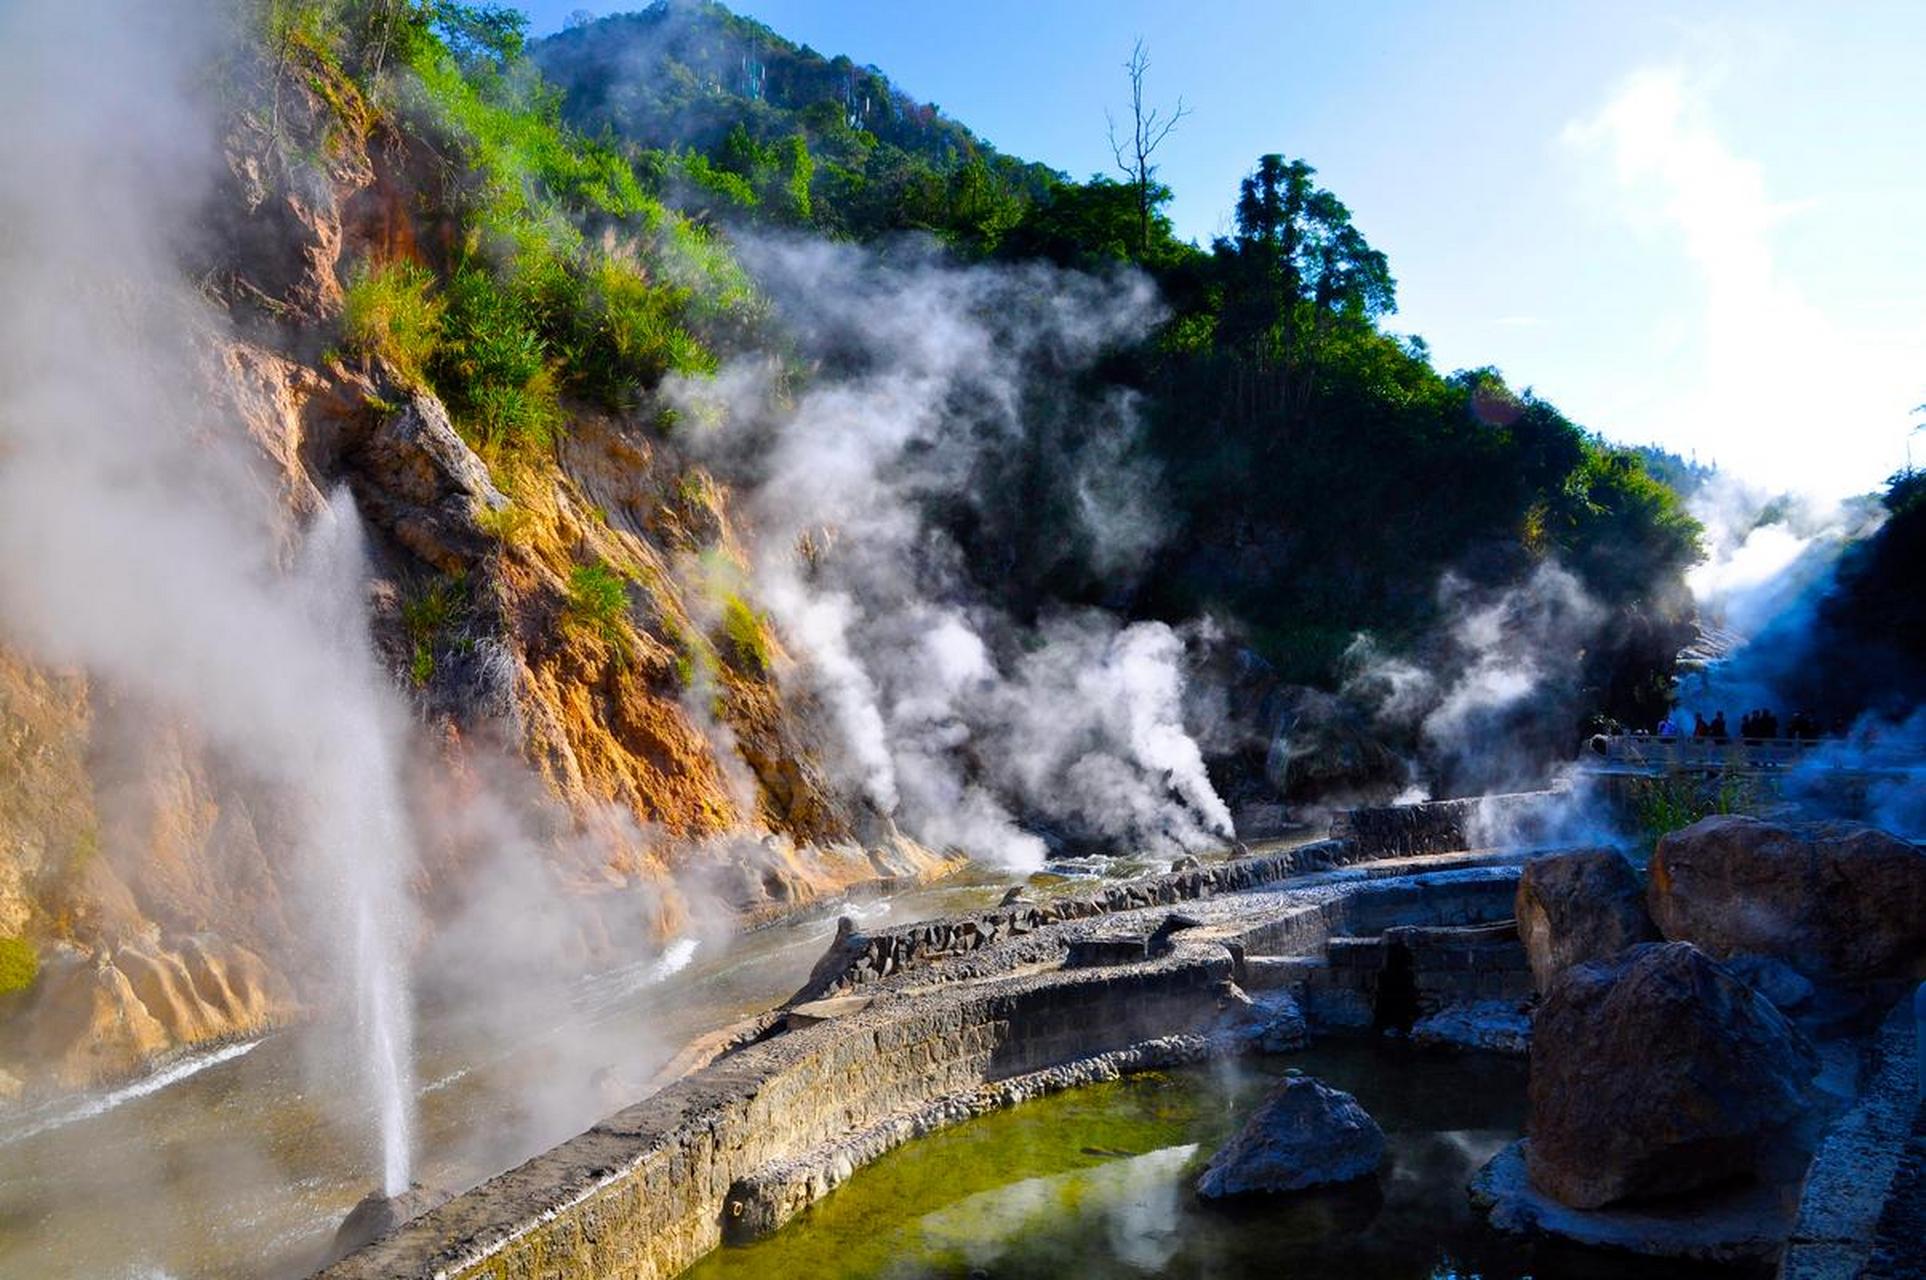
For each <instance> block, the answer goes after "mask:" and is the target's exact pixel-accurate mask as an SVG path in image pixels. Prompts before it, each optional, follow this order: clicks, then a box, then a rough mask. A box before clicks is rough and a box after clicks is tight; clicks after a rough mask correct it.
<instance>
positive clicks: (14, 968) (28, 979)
mask: <svg viewBox="0 0 1926 1280" xmlns="http://www.w3.org/2000/svg"><path fill="white" fill-rule="evenodd" d="M39 976H40V955H39V953H38V952H36V951H35V950H34V946H33V943H31V942H29V941H27V940H26V939H25V938H0V996H3V995H9V994H11V993H12V992H15V991H25V990H26V989H27V988H28V987H31V986H32V985H33V980H34V979H35V978H37V977H39Z"/></svg>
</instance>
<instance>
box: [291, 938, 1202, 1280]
mask: <svg viewBox="0 0 1926 1280" xmlns="http://www.w3.org/2000/svg"><path fill="white" fill-rule="evenodd" d="M1234 972H1235V961H1234V959H1233V953H1232V952H1231V951H1230V950H1229V949H1227V948H1225V947H1224V946H1222V945H1218V944H1213V943H1190V944H1182V943H1180V944H1179V945H1178V946H1177V947H1176V948H1175V949H1174V950H1173V952H1172V954H1171V955H1170V956H1169V957H1167V958H1165V959H1164V960H1161V961H1158V962H1155V963H1152V964H1148V965H1139V966H1132V967H1130V968H1129V969H1126V970H1120V971H1110V972H1104V971H1063V972H1058V973H1051V974H1041V975H1035V976H1033V977H1030V978H1024V979H1014V980H1012V981H1010V982H1006V983H999V984H997V985H996V986H995V987H993V988H985V989H973V988H966V987H956V988H951V989H947V990H943V991H940V992H936V993H933V994H931V993H925V994H923V995H921V996H918V997H915V998H911V997H909V996H905V995H896V996H894V997H892V998H888V999H883V1000H879V1001H878V1002H877V1003H876V1004H875V1005H872V1006H871V1007H870V1008H868V1009H866V1010H863V1011H861V1012H858V1013H855V1014H852V1015H850V1016H848V1017H845V1018H841V1019H837V1020H834V1021H830V1022H825V1023H822V1024H819V1025H817V1026H814V1027H810V1028H807V1029H805V1030H800V1031H794V1032H790V1033H787V1034H784V1035H781V1036H778V1037H775V1038H773V1039H771V1040H769V1041H766V1042H764V1043H762V1044H758V1045H752V1046H750V1047H748V1048H746V1049H743V1050H741V1051H739V1052H738V1053H736V1054H734V1055H732V1056H731V1057H729V1058H725V1059H723V1060H721V1061H719V1062H717V1063H715V1064H713V1065H712V1066H711V1067H709V1068H707V1069H706V1070H704V1071H703V1072H702V1073H701V1074H700V1076H698V1077H692V1078H690V1079H688V1080H684V1081H682V1082H680V1083H678V1084H676V1085H672V1086H670V1087H669V1088H668V1089H665V1090H664V1091H663V1092H661V1093H659V1094H657V1095H655V1096H654V1097H652V1098H649V1099H647V1100H645V1101H644V1102H641V1103H638V1104H637V1105H636V1106H633V1107H630V1108H628V1109H627V1110H625V1111H622V1112H619V1113H617V1114H616V1115H614V1116H612V1117H610V1118H609V1119H608V1120H606V1121H604V1122H603V1123H601V1124H598V1125H596V1126H595V1127H594V1128H593V1129H591V1130H589V1131H588V1132H587V1133H585V1134H582V1135H581V1136H580V1137H577V1138H575V1139H572V1140H570V1141H569V1142H566V1143H564V1144H562V1145H561V1146H560V1147H557V1148H555V1149H554V1150H552V1151H550V1152H548V1153H546V1154H544V1155H542V1156H539V1157H537V1158H536V1159H535V1160H532V1161H530V1162H529V1163H527V1164H525V1165H523V1166H521V1167H520V1168H518V1169H515V1170H513V1171H511V1172H509V1173H507V1174H504V1175H502V1176H501V1177H498V1178H496V1179H493V1180H492V1181H490V1182H489V1183H486V1184H484V1185H483V1186H482V1187H480V1188H477V1189H476V1190H475V1191H473V1192H470V1193H469V1194H467V1195H465V1196H461V1197H458V1198H457V1199H455V1200H453V1201H450V1202H449V1203H448V1204H447V1205H444V1206H442V1208H440V1209H437V1210H435V1211H433V1212H431V1213H429V1214H427V1215H425V1216H424V1217H422V1218H419V1219H416V1220H415V1221H414V1222H412V1223H410V1224H408V1225H407V1226H406V1227H404V1228H402V1229H401V1231H399V1232H398V1233H396V1234H395V1235H393V1236H390V1237H388V1238H387V1239H386V1240H384V1241H380V1242H377V1243H376V1244H375V1245H373V1246H370V1247H369V1248H368V1249H365V1250H363V1251H361V1252H359V1253H357V1254H354V1255H352V1256H350V1257H349V1258H347V1259H344V1260H343V1261H341V1262H339V1263H337V1264H336V1265H335V1266H334V1267H332V1268H330V1269H329V1270H327V1271H325V1272H323V1273H322V1274H323V1275H324V1276H325V1277H327V1278H328V1280H373V1278H374V1277H382V1278H383V1280H391V1278H392V1277H415V1276H420V1277H428V1276H437V1277H440V1276H446V1277H449V1278H450V1280H456V1278H462V1280H466V1278H469V1277H477V1278H478V1277H489V1278H490V1280H538V1278H539V1280H567V1278H577V1277H581V1276H616V1275H620V1276H624V1277H643V1278H656V1280H666V1278H667V1277H670V1276H673V1275H675V1274H677V1273H678V1272H680V1271H681V1270H682V1269H684V1268H685V1267H687V1266H688V1265H689V1264H691V1263H692V1262H694V1261H695V1260H696V1259H697V1258H699V1257H701V1256H702V1255H703V1254H704V1253H706V1252H708V1251H709V1250H710V1249H712V1248H714V1247H715V1246H716V1245H717V1244H719V1243H720V1242H721V1241H722V1239H723V1238H724V1233H725V1230H732V1231H733V1232H736V1233H746V1234H759V1233H760V1232H762V1231H765V1230H773V1229H774V1228H775V1227H776V1226H779V1225H780V1224H781V1223H782V1222H783V1221H785V1220H786V1219H787V1218H788V1217H789V1216H790V1215H791V1214H793V1213H794V1212H795V1210H797V1209H799V1208H800V1207H802V1206H803V1205H804V1204H807V1203H808V1202H809V1201H810V1200H813V1199H814V1198H816V1197H817V1196H819V1195H821V1194H822V1193H823V1192H824V1191H826V1190H827V1189H828V1188H829V1187H831V1186H834V1185H835V1184H836V1183H837V1182H838V1181H840V1180H841V1178H842V1177H845V1176H847V1174H848V1173H849V1172H850V1171H852V1170H853V1168H854V1167H856V1166H857V1165H859V1164H860V1163H861V1162H862V1160H863V1159H869V1158H874V1156H875V1155H876V1154H880V1149H886V1148H887V1146H888V1145H894V1142H895V1141H900V1140H902V1139H904V1138H907V1137H910V1136H914V1134H915V1133H917V1132H921V1131H923V1130H924V1128H925V1127H928V1126H926V1125H923V1124H919V1123H918V1122H917V1119H918V1117H919V1116H925V1117H927V1116H932V1115H933V1116H935V1117H936V1118H937V1119H939V1120H947V1119H949V1118H954V1114H953V1113H954V1112H955V1111H957V1109H959V1108H960V1109H961V1110H962V1111H964V1112H967V1111H969V1110H971V1109H972V1108H973V1106H974V1105H976V1104H973V1103H972V1101H971V1100H972V1099H973V1098H974V1097H976V1095H978V1094H979V1093H980V1092H981V1091H982V1090H983V1089H984V1088H985V1087H986V1086H996V1085H997V1084H998V1083H999V1082H1009V1081H1013V1080H1022V1079H1024V1078H1025V1077H1031V1076H1038V1075H1044V1074H1047V1073H1050V1072H1052V1071H1054V1070H1056V1069H1059V1068H1062V1067H1063V1066H1065V1065H1066V1064H1070V1063H1075V1062H1078V1061H1084V1060H1089V1059H1092V1058H1096V1057H1101V1056H1103V1055H1107V1054H1114V1053H1119V1052H1128V1051H1131V1050H1132V1049H1133V1048H1137V1047H1140V1046H1144V1045H1148V1044H1152V1043H1154V1042H1157V1041H1159V1040H1164V1039H1167V1038H1169V1037H1172V1036H1183V1035H1187V1034H1188V1035H1192V1036H1196V1035H1200V1034H1201V1033H1202V1032H1203V1031H1204V1030H1205V1029H1207V1027H1208V1026H1209V1024H1210V1023H1211V1021H1212V1020H1213V1019H1214V1018H1215V1017H1216V1015H1217V1011H1218V1010H1217V1001H1216V999H1215V997H1214V995H1213V992H1214V991H1215V990H1216V989H1217V988H1218V987H1219V986H1220V985H1221V984H1222V983H1224V982H1225V981H1226V980H1227V979H1229V978H1231V977H1232V976H1233V974H1234ZM1074 1079H1075V1077H1074V1076H1068V1077H1065V1081H1066V1082H1074ZM946 1103H947V1106H946ZM985 1105H987V1104H985ZM743 1219H747V1222H746V1223H744V1222H741V1220H743ZM732 1222H737V1223H738V1224H739V1225H738V1226H736V1227H734V1228H731V1226H730V1224H731V1223H732Z"/></svg>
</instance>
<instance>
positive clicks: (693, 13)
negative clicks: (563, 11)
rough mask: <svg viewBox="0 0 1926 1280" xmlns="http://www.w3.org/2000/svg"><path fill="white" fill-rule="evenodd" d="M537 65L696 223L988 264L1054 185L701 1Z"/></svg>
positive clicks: (887, 92) (597, 34) (919, 107)
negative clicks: (919, 249)
mask: <svg viewBox="0 0 1926 1280" xmlns="http://www.w3.org/2000/svg"><path fill="white" fill-rule="evenodd" d="M533 56H534V59H535V61H536V63H537V64H538V65H539V66H540V67H541V69H542V72H543V74H544V75H546V76H547V77H548V79H549V80H550V81H552V82H553V83H554V84H555V85H557V86H558V87H559V88H560V89H561V90H562V93H563V99H564V100H563V107H562V110H563V112H564V114H565V116H566V118H567V119H568V121H569V122H570V123H571V124H573V125H575V126H576V127H577V128H579V129H581V130H582V131H583V132H585V133H589V134H593V135H598V136H602V135H606V136H611V137H613V138H616V139H619V140H620V142H619V145H620V146H621V147H622V148H623V150H624V152H625V154H627V155H628V156H629V157H630V158H631V159H632V160H633V161H634V162H635V164H636V167H637V170H638V172H639V173H641V174H642V175H643V177H644V179H645V180H646V181H647V183H648V185H649V187H650V189H651V190H652V191H654V192H655V193H657V194H658V195H660V196H662V197H663V198H665V199H668V200H671V201H672V202H674V203H676V204H678V205H680V206H681V207H683V208H686V209H688V210H690V211H691V212H694V213H698V214H700V215H703V216H714V215H717V214H722V213H730V214H736V215H742V216H748V217H751V218H753V219H755V220H758V221H763V222H769V223H774V224H777V225H783V226H794V227H807V228H812V229H815V230H818V231H822V232H826V233H829V234H831V235H849V236H856V237H859V238H863V239H867V238H870V237H873V236H877V235H881V234H883V233H885V232H889V231H897V230H910V229H918V230H927V231H931V232H934V233H936V234H937V235H939V236H941V237H942V238H944V239H945V240H947V241H949V242H950V243H951V244H952V245H954V246H956V247H957V248H959V249H962V250H965V251H968V252H984V253H987V252H990V251H991V250H994V249H995V248H996V247H997V244H998V243H999V241H1000V240H1001V238H1002V236H1003V235H1004V234H1005V233H1006V232H1007V231H1009V230H1010V229H1011V228H1012V227H1014V226H1015V225H1016V223H1017V222H1018V221H1019V220H1020V218H1021V217H1022V214H1023V210H1024V208H1025V206H1026V204H1027V203H1028V201H1029V200H1030V199H1032V198H1034V197H1036V196H1040V195H1042V194H1043V193H1044V192H1045V191H1047V190H1048V189H1049V187H1050V186H1051V184H1052V183H1053V182H1055V181H1056V180H1057V178H1058V175H1056V174H1054V173H1052V172H1051V171H1050V170H1049V169H1047V168H1046V167H1044V166H1042V165H1038V164H1028V163H1025V162H1023V161H1020V160H1016V159H1014V158H1012V157H1009V156H1004V155H1000V154H998V153H997V151H996V149H995V148H993V147H991V146H990V145H989V144H987V143H985V142H983V141H982V140H981V139H979V138H977V137H976V136H975V135H973V134H972V133H971V132H970V131H969V130H968V129H966V128H964V127H963V126H962V125H960V124H958V123H956V122H955V121H953V120H949V119H946V118H944V116H943V114H942V112H941V111H940V110H939V109H938V108H936V107H934V106H930V105H927V104H925V103H921V102H918V101H916V100H915V99H913V98H911V97H909V96H908V95H907V94H905V93H903V92H902V91H901V90H900V89H898V88H896V87H895V86H894V85H892V84H891V83H890V82H889V80H888V78H887V77H885V76H884V75H883V74H882V72H880V71H878V70H876V69H875V68H874V67H859V66H857V65H856V64H855V63H853V62H851V61H850V60H849V59H848V58H844V57H836V58H825V57H824V56H822V55H821V54H819V53H817V52H815V51H814V50H812V49H808V48H805V47H800V46H798V45H796V44H794V43H792V42H790V41H788V40H785V39H784V38H783V37H781V36H779V35H777V34H776V33H775V32H774V31H771V30H770V29H769V28H768V27H766V26H764V25H762V24H761V23H759V22H755V21H753V20H751V19H748V18H744V17H741V16H739V15H737V14H733V13H731V12H729V11H728V10H727V9H726V8H724V7H722V6H721V5H719V4H711V3H706V2H705V0H676V2H675V3H657V4H653V5H651V6H649V7H648V8H647V9H646V10H645V11H643V12H641V13H631V14H621V15H617V16H615V17H611V18H607V19H604V20H602V21H600V22H597V23H594V24H592V25H588V26H582V27H577V28H575V29H572V30H569V31H564V32H562V33H561V34H560V35H557V36H554V37H551V38H549V39H547V40H544V41H541V42H540V43H539V44H537V45H536V46H535V47H534V50H533ZM643 58H646V59H647V60H648V62H649V64H650V65H648V67H647V68H646V69H642V68H638V66H637V65H636V64H637V62H638V60H640V59H643Z"/></svg>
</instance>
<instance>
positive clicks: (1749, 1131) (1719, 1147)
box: [1527, 942, 1818, 1209]
mask: <svg viewBox="0 0 1926 1280" xmlns="http://www.w3.org/2000/svg"><path fill="white" fill-rule="evenodd" d="M1817 1070H1818V1058H1817V1056H1816V1055H1815V1054H1814V1052H1813V1050H1812V1046H1811V1045H1810V1044H1808V1043H1807V1041H1806V1039H1805V1037H1804V1036H1803V1035H1801V1034H1800V1033H1799V1031H1798V1030H1797V1028H1795V1027H1794V1026H1793V1025H1792V1024H1791V1023H1790V1022H1788V1021H1786V1018H1785V1015H1784V1014H1782V1013H1780V1012H1779V1011H1778V1010H1777V1009H1775V1008H1774V1007H1773V1006H1772V1004H1771V1003H1770V1002H1769V1001H1767V1000H1766V999H1765V998H1764V997H1763V996H1761V995H1759V994H1758V993H1757V992H1755V991H1754V990H1753V989H1752V988H1751V987H1748V986H1747V985H1746V984H1745V983H1743V982H1741V981H1739V980H1738V979H1737V978H1735V977H1733V976H1732V975H1731V974H1730V973H1728V972H1726V970H1725V969H1723V968H1721V967H1720V966H1719V965H1718V964H1716V963H1714V962H1713V961H1712V960H1711V959H1710V958H1709V957H1707V956H1706V955H1705V953H1704V952H1702V951H1700V950H1699V949H1698V948H1696V947H1694V946H1692V945H1690V944H1689V943H1684V942H1668V943H1649V942H1648V943H1642V944H1640V945H1638V946H1635V947H1632V948H1630V949H1629V950H1627V951H1624V952H1621V953H1620V954H1619V955H1617V956H1615V957H1613V958H1612V959H1609V960H1599V961H1594V962H1592V963H1590V964H1582V965H1578V966H1576V967H1574V968H1571V969H1568V970H1566V971H1565V973H1564V974H1563V975H1562V976H1561V977H1560V978H1559V979H1558V981H1557V982H1556V983H1555V984H1554V985H1553V987H1552V990H1551V994H1550V995H1549V996H1547V997H1546V999H1545V1001H1544V1003H1542V1004H1541V1005H1540V1006H1539V1008H1538V1013H1537V1016H1536V1018H1535V1019H1534V1021H1533V1025H1532V1044H1531V1086H1530V1097H1531V1114H1530V1122H1529V1126H1528V1127H1529V1132H1530V1135H1531V1142H1530V1144H1529V1149H1528V1153H1527V1160H1528V1165H1529V1169H1530V1173H1531V1181H1532V1183H1533V1184H1534V1185H1535V1186H1537V1187H1538V1189H1539V1190H1541V1191H1543V1192H1544V1193H1545V1194H1547V1195H1549V1196H1552V1197H1553V1198H1554V1199H1556V1200H1558V1201H1560V1202H1562V1203H1564V1204H1566V1205H1570V1206H1572V1207H1574V1208H1580V1209H1595V1208H1598V1207H1600V1206H1602V1205H1608V1204H1612V1203H1614V1202H1616V1201H1620V1200H1626V1199H1632V1198H1641V1199H1642V1198H1648V1197H1654V1196H1666V1195H1672V1194H1676V1193H1680V1192H1686V1191H1691V1190H1695V1189H1697V1188H1699V1187H1705V1186H1710V1185H1713V1184H1716V1183H1720V1182H1725V1181H1728V1180H1731V1179H1734V1178H1738V1177H1741V1176H1744V1175H1747V1174H1750V1173H1753V1172H1755V1171H1756V1170H1757V1169H1758V1168H1759V1167H1760V1164H1761V1162H1762V1160H1763V1159H1764V1158H1765V1157H1766V1156H1768V1155H1769V1154H1771V1153H1772V1151H1773V1149H1774V1146H1775V1144H1776V1142H1777V1141H1778V1140H1779V1139H1780V1138H1781V1137H1782V1135H1783V1134H1784V1132H1785V1131H1786V1129H1787V1128H1788V1126H1790V1125H1792V1124H1794V1123H1795V1122H1796V1121H1798V1120H1799V1119H1801V1118H1802V1117H1803V1115H1804V1114H1805V1112H1806V1111H1807V1109H1808V1108H1809V1107H1810V1106H1811V1105H1812V1103H1813V1101H1814V1100H1815V1096H1816V1095H1815V1093H1814V1087H1813V1077H1814V1075H1815V1074H1816V1073H1817Z"/></svg>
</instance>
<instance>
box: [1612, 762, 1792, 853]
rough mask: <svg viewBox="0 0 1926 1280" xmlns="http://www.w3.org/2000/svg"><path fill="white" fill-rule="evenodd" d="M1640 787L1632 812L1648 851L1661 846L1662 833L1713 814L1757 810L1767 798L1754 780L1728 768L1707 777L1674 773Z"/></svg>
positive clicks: (1643, 783) (1649, 780)
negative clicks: (1762, 794)
mask: <svg viewBox="0 0 1926 1280" xmlns="http://www.w3.org/2000/svg"><path fill="white" fill-rule="evenodd" d="M1636 786H1637V789H1636V790H1635V791H1634V792H1633V795H1632V814H1633V817H1634V820H1635V821H1636V822H1637V823H1638V829H1639V833H1640V835H1641V836H1642V837H1643V839H1642V841H1641V844H1642V846H1643V848H1644V850H1645V852H1646V853H1648V854H1649V853H1651V852H1652V850H1653V849H1654V848H1656V847H1657V845H1658V842H1659V837H1660V836H1664V835H1668V834H1670V833H1671V832H1674V831H1678V830H1680V829H1681V828H1684V827H1689V826H1691V825H1692V824H1693V823H1695V822H1697V821H1698V820H1699V819H1701V818H1709V817H1711V816H1712V815H1713V814H1725V813H1752V812H1755V811H1756V810H1757V809H1758V808H1759V806H1760V803H1761V800H1762V799H1763V798H1764V797H1762V796H1761V794H1760V792H1759V789H1758V787H1757V785H1756V784H1755V783H1754V782H1753V781H1752V780H1751V779H1749V778H1747V777H1746V776H1744V775H1742V774H1738V773H1732V772H1728V771H1725V770H1721V771H1719V772H1718V773H1715V774H1711V775H1709V776H1706V777H1697V776H1693V775H1689V774H1672V775H1668V776H1666V777H1662V778H1651V779H1647V780H1645V781H1642V782H1640V783H1638V784H1636Z"/></svg>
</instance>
